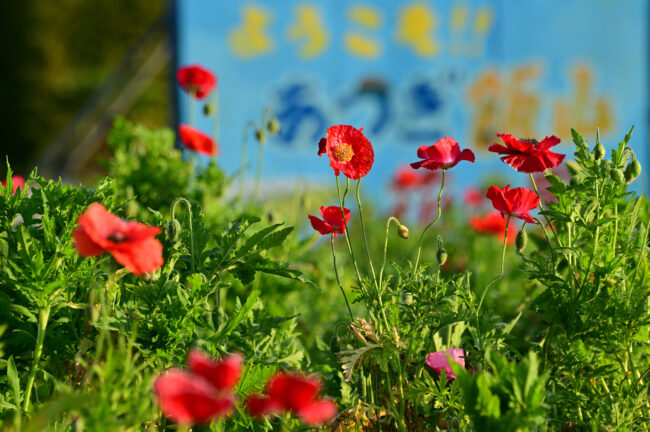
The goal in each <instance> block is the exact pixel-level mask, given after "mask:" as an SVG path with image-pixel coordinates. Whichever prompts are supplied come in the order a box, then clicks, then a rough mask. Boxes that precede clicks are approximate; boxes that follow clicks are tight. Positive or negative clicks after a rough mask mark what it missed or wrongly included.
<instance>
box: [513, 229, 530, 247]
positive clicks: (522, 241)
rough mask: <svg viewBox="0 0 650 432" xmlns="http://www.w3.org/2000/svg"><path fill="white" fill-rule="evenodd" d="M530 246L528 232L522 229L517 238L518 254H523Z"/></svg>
mask: <svg viewBox="0 0 650 432" xmlns="http://www.w3.org/2000/svg"><path fill="white" fill-rule="evenodd" d="M526 245H528V234H526V230H525V229H524V228H523V227H522V228H521V230H519V232H518V233H517V238H516V239H515V246H517V252H518V253H522V252H523V251H524V249H526Z"/></svg>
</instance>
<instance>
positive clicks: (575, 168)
mask: <svg viewBox="0 0 650 432" xmlns="http://www.w3.org/2000/svg"><path fill="white" fill-rule="evenodd" d="M565 165H566V169H567V170H569V174H571V175H577V174H579V173H580V165H578V164H577V163H575V162H574V161H567V162H566V164H565Z"/></svg>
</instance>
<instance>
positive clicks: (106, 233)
mask: <svg viewBox="0 0 650 432" xmlns="http://www.w3.org/2000/svg"><path fill="white" fill-rule="evenodd" d="M79 225H80V228H79V229H77V230H75V231H74V232H73V237H74V238H75V244H76V246H77V250H78V251H79V253H80V254H81V255H83V256H95V255H98V254H99V248H101V249H103V250H106V251H108V252H110V254H111V255H113V257H114V258H115V260H116V261H117V262H119V263H120V264H122V265H124V266H125V267H126V268H128V269H129V270H131V272H133V274H135V275H141V274H144V273H150V272H152V271H154V270H156V269H158V268H159V267H161V266H162V265H163V258H162V244H161V243H160V242H159V241H158V240H156V239H155V238H154V236H155V235H157V234H160V232H161V231H162V230H161V229H160V228H157V227H150V226H147V225H143V224H141V223H138V222H131V221H124V220H122V219H120V218H119V217H117V216H115V215H114V214H112V213H111V212H109V211H108V210H106V208H105V207H104V206H103V205H101V204H100V203H93V204H91V205H90V207H89V208H88V210H86V212H85V213H83V214H82V215H81V216H79Z"/></svg>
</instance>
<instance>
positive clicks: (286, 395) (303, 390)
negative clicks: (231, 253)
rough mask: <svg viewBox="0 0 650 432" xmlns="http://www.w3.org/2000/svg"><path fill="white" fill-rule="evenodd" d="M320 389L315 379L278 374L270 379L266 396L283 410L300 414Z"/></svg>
mask: <svg viewBox="0 0 650 432" xmlns="http://www.w3.org/2000/svg"><path fill="white" fill-rule="evenodd" d="M320 388H321V384H320V380H319V379H318V378H316V377H303V376H300V375H290V374H286V373H279V374H277V375H275V376H274V377H273V378H272V379H271V382H270V383H269V390H268V395H269V398H270V399H271V400H274V401H276V402H278V403H279V404H280V405H281V406H282V407H283V408H284V409H285V410H290V411H294V412H300V411H302V410H303V409H305V408H307V407H308V406H309V405H311V404H312V403H313V401H314V399H315V398H316V396H317V395H318V392H319V391H320Z"/></svg>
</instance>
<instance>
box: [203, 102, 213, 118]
mask: <svg viewBox="0 0 650 432" xmlns="http://www.w3.org/2000/svg"><path fill="white" fill-rule="evenodd" d="M212 113H214V104H211V103H209V102H208V103H206V104H205V105H203V114H205V116H206V117H210V116H211V115H212Z"/></svg>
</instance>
